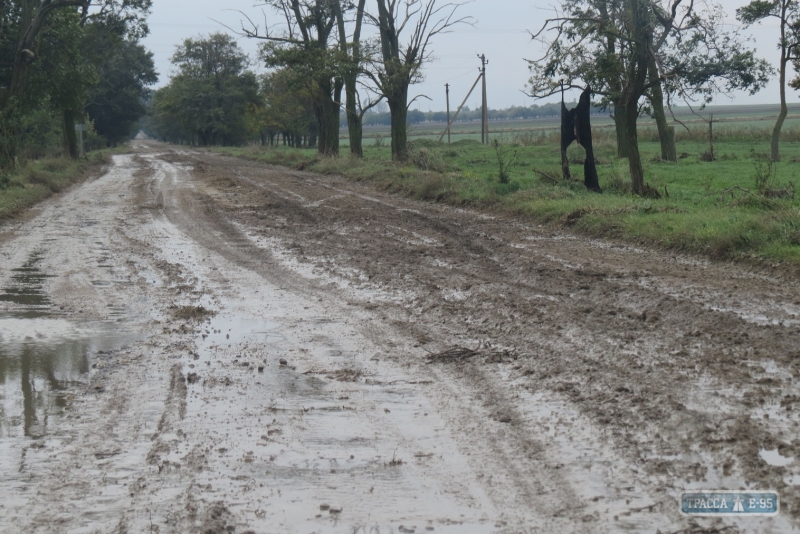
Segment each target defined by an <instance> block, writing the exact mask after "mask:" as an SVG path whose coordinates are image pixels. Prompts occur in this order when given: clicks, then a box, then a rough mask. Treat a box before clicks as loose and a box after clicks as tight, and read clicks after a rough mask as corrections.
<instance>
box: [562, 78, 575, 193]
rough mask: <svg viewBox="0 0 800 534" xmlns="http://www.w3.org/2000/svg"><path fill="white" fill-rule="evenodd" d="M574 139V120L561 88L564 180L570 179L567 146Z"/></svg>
mask: <svg viewBox="0 0 800 534" xmlns="http://www.w3.org/2000/svg"><path fill="white" fill-rule="evenodd" d="M574 139H575V121H574V119H573V116H572V114H571V113H570V111H569V110H568V109H567V106H566V105H565V104H564V96H563V88H562V96H561V175H562V176H563V178H564V179H565V180H570V179H572V174H571V173H570V172H569V159H568V158H567V148H569V145H571V144H572V141H573V140H574Z"/></svg>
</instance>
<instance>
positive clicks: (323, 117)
mask: <svg viewBox="0 0 800 534" xmlns="http://www.w3.org/2000/svg"><path fill="white" fill-rule="evenodd" d="M317 91H318V95H317V98H315V100H316V102H315V103H314V114H315V115H316V118H317V132H318V136H319V137H318V139H317V143H318V148H317V151H318V152H319V154H320V155H321V156H325V157H335V156H338V155H339V105H338V104H337V103H336V102H335V101H334V99H333V93H334V87H333V84H332V83H331V82H330V81H328V80H326V81H323V82H319V83H318V87H317Z"/></svg>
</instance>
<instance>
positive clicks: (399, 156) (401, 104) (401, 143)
mask: <svg viewBox="0 0 800 534" xmlns="http://www.w3.org/2000/svg"><path fill="white" fill-rule="evenodd" d="M398 85H402V88H401V87H396V88H395V91H394V92H393V93H392V95H391V98H387V102H388V104H389V112H390V114H391V120H392V160H393V161H405V160H406V159H408V130H407V126H408V120H407V117H408V85H407V84H404V83H403V82H398Z"/></svg>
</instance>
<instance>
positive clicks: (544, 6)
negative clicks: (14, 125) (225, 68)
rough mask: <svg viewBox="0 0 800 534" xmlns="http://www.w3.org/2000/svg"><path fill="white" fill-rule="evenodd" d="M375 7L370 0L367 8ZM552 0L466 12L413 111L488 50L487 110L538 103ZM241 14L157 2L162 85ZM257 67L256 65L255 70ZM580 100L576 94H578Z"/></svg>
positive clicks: (190, 1) (455, 92) (759, 42)
mask: <svg viewBox="0 0 800 534" xmlns="http://www.w3.org/2000/svg"><path fill="white" fill-rule="evenodd" d="M371 3H374V2H371V1H370V0H368V5H369V4H371ZM553 3H554V2H553V1H552V0H474V1H473V2H472V3H469V4H466V5H465V6H463V7H462V8H461V13H463V14H464V15H471V16H473V17H474V19H475V24H474V26H467V25H463V26H460V27H457V28H455V29H454V31H453V32H452V33H450V34H446V35H440V36H438V38H436V40H435V41H434V42H433V49H434V56H435V58H436V60H435V61H434V62H433V63H431V64H429V65H428V66H427V67H426V68H425V76H426V79H425V82H424V83H422V84H419V85H417V86H415V87H414V93H413V94H415V95H416V94H425V95H427V96H429V97H430V98H431V99H432V101H428V100H425V99H420V100H418V101H417V102H418V104H417V103H415V104H414V105H413V106H412V107H414V108H416V107H419V109H421V110H423V111H427V110H428V109H431V110H443V109H444V107H445V95H444V92H445V90H444V84H445V83H448V82H449V83H450V84H451V94H450V95H451V105H452V106H456V105H458V103H460V102H461V100H462V99H463V98H464V97H465V96H466V93H467V91H468V90H469V88H470V86H471V85H472V83H473V82H474V80H475V78H476V77H477V75H478V66H479V65H480V61H479V60H478V58H477V55H478V54H481V53H484V54H486V57H487V58H488V59H489V66H488V69H487V82H488V92H489V106H490V107H492V108H505V107H508V106H511V105H530V104H533V103H535V102H536V101H535V100H533V99H531V98H528V97H526V96H525V95H524V94H523V93H522V92H521V91H522V90H523V89H524V87H525V82H526V81H527V79H528V70H527V63H526V62H525V61H524V59H523V58H526V57H527V58H531V59H533V58H536V57H538V55H541V51H542V50H541V45H540V44H539V43H536V42H532V41H531V40H530V36H529V35H528V33H527V30H532V29H538V28H539V27H540V26H541V24H542V22H543V21H544V19H546V18H547V17H548V15H550V14H552V8H550V6H552V5H553ZM722 3H723V5H724V6H725V9H726V11H727V17H726V22H727V23H729V24H730V25H731V27H738V24H737V22H736V20H735V18H734V13H735V9H736V7H738V6H741V5H744V4H746V3H747V2H746V1H745V0H730V1H723V2H722ZM237 10H241V11H243V12H245V13H247V14H249V15H250V16H251V18H253V20H255V21H258V22H263V15H262V11H261V8H260V7H254V0H227V1H226V2H224V3H223V2H218V1H216V0H154V2H153V12H152V15H151V16H150V29H151V34H150V36H149V37H148V38H147V39H146V40H145V45H146V46H147V47H148V48H150V50H152V51H153V53H154V54H155V60H156V67H157V69H158V71H159V73H160V75H161V81H160V82H159V85H163V84H165V83H167V82H168V80H169V75H170V72H171V71H172V65H171V64H170V62H169V58H170V56H171V55H172V53H173V52H174V50H175V46H176V45H177V44H179V43H180V42H181V41H182V40H183V39H185V38H186V37H193V36H196V35H198V34H201V33H202V34H208V33H212V32H214V31H228V30H227V29H226V28H225V27H224V26H222V25H220V24H218V23H217V22H214V20H212V19H215V20H217V21H220V22H222V23H224V24H227V25H228V26H230V27H232V28H238V27H239V26H240V20H241V19H242V18H243V17H242V15H241V14H240V13H239V12H238V11H237ZM266 13H267V15H268V17H269V21H270V23H271V24H275V23H278V22H280V19H279V18H278V17H277V16H276V15H275V14H274V13H272V12H270V11H266ZM777 29H778V27H777V24H776V23H771V22H770V23H767V24H762V25H760V26H759V27H755V28H754V29H752V30H748V31H746V32H745V35H749V36H751V37H752V38H753V39H754V42H753V43H751V45H752V46H754V47H755V48H756V49H757V51H758V55H759V56H761V57H764V58H766V59H768V60H769V61H770V62H772V63H773V64H776V58H777V51H776V45H777V34H776V32H777ZM238 41H239V44H240V46H241V47H242V48H243V49H244V50H245V51H247V52H248V53H250V54H251V56H252V57H253V58H254V59H255V53H256V50H257V42H255V41H253V40H248V39H245V38H239V39H238ZM256 70H258V67H257V66H256ZM573 96H574V97H575V98H577V91H576V94H575V95H573ZM788 100H789V101H790V102H798V101H800V94H798V93H797V92H796V91H794V90H791V89H790V90H789V92H788ZM777 101H778V88H777V83H774V82H773V83H772V84H771V85H770V86H769V87H767V88H766V89H764V90H762V91H761V92H760V93H758V94H756V95H755V96H752V97H751V96H749V95H746V94H737V95H735V100H734V101H733V102H731V100H729V99H728V98H725V97H720V98H719V99H718V100H717V103H718V104H730V103H735V104H762V103H771V102H777ZM479 102H480V97H479V95H478V94H477V90H476V93H475V94H473V96H472V97H471V98H470V99H469V100H468V102H467V103H468V105H470V106H471V107H474V106H476V105H477V104H479Z"/></svg>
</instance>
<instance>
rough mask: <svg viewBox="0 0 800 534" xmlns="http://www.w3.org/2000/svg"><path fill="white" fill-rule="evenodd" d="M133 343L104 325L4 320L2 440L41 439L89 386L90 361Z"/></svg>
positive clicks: (0, 336)
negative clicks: (75, 396)
mask: <svg viewBox="0 0 800 534" xmlns="http://www.w3.org/2000/svg"><path fill="white" fill-rule="evenodd" d="M132 340H133V336H132V335H131V334H124V333H119V332H115V331H114V330H112V327H110V326H108V325H104V324H94V325H88V324H81V325H77V324H74V323H71V322H70V321H67V320H66V319H61V318H46V317H27V316H26V314H24V313H23V314H15V315H9V316H4V317H3V316H0V440H5V439H13V438H22V437H25V438H33V439H37V438H41V437H43V436H44V435H46V434H47V433H48V423H49V422H50V420H51V419H52V418H53V417H58V416H59V415H61V414H63V413H64V409H65V408H66V407H67V404H68V398H69V396H70V395H71V392H72V391H73V390H74V388H75V386H77V385H80V384H85V383H86V382H87V381H88V373H89V369H90V366H91V362H90V357H91V355H92V354H97V353H98V352H100V351H108V350H113V349H116V348H119V347H120V346H122V345H123V344H124V343H126V342H130V341H132Z"/></svg>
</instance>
